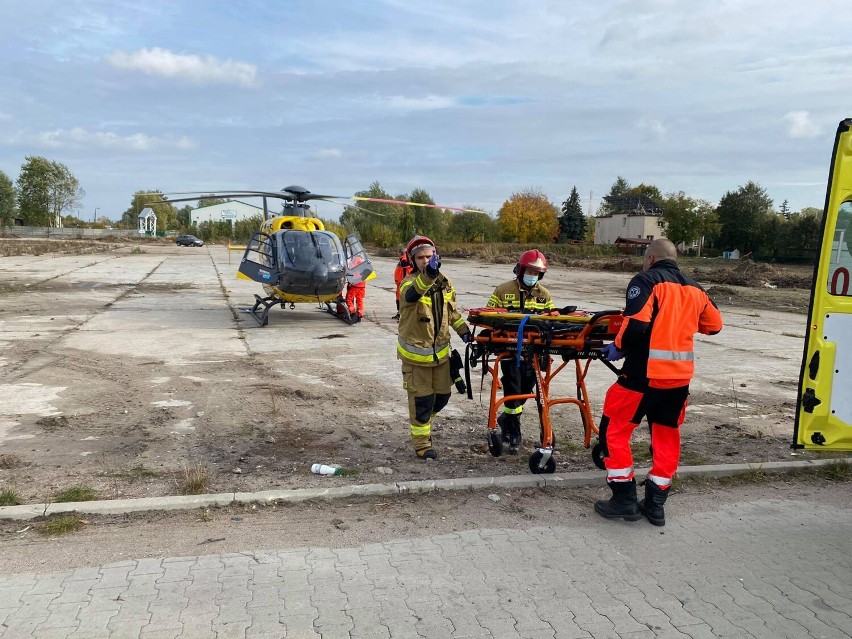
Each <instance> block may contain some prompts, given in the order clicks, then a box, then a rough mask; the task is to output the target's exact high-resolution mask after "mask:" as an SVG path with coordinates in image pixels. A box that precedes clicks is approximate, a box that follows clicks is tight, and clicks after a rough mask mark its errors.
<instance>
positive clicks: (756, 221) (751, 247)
mask: <svg viewBox="0 0 852 639" xmlns="http://www.w3.org/2000/svg"><path fill="white" fill-rule="evenodd" d="M770 211H772V199H771V198H770V197H769V195H767V193H766V191H765V190H764V189H763V187H761V186H760V185H758V184H756V183H754V182H752V181H749V182H748V183H747V184H746V185H745V186H741V187H740V188H739V189H737V190H736V191H733V192H732V191H728V192H727V193H725V195H723V196H722V199H721V200H720V201H719V206H718V207H716V215H717V216H718V218H719V224H720V225H721V228H720V231H719V247H720V248H722V249H724V250H730V249H734V248H738V249H739V250H740V252H741V253H749V252H752V251H755V250H759V249H760V247H761V245H762V244H765V242H764V241H763V240H764V238H763V233H764V231H765V230H766V222H767V220H768V219H769V215H770Z"/></svg>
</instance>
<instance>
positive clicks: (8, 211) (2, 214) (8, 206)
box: [0, 171, 18, 231]
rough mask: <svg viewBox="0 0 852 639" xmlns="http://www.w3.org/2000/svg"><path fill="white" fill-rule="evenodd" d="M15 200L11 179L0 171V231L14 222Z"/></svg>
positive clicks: (16, 208) (16, 209)
mask: <svg viewBox="0 0 852 639" xmlns="http://www.w3.org/2000/svg"><path fill="white" fill-rule="evenodd" d="M15 200H16V197H15V185H14V183H13V182H12V179H11V178H10V177H9V176H8V175H6V174H5V173H4V172H3V171H0V231H3V230H4V229H5V227H7V226H12V225H13V224H14V223H15V214H16V213H17V212H18V207H17V205H16V202H15Z"/></svg>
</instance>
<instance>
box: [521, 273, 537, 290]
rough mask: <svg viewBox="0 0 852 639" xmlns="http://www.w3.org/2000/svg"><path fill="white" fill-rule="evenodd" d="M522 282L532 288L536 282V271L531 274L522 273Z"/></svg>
mask: <svg viewBox="0 0 852 639" xmlns="http://www.w3.org/2000/svg"><path fill="white" fill-rule="evenodd" d="M523 282H524V286H526V287H527V288H532V287H533V286H535V285H536V284H537V283H538V273H533V274H531V275H527V274H524V277H523Z"/></svg>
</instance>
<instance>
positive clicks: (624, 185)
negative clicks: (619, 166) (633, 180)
mask: <svg viewBox="0 0 852 639" xmlns="http://www.w3.org/2000/svg"><path fill="white" fill-rule="evenodd" d="M631 188H632V187H631V186H630V182H628V181H627V180H626V179H624V178H623V177H621V176H620V175H619V176H618V177H617V178H615V182H613V183H612V186H611V187H609V193H607V194H606V197H621V196H624V195H629V193H630V189H631ZM611 214H612V209H611V207H610V205H609V203H608V202H607V201H606V200H603V202H602V203H601V205H600V207H599V208H598V212H597V217H605V216H607V215H611Z"/></svg>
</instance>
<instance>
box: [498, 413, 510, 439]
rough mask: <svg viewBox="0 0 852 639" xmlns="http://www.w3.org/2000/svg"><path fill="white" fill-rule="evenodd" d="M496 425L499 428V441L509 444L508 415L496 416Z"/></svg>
mask: <svg viewBox="0 0 852 639" xmlns="http://www.w3.org/2000/svg"><path fill="white" fill-rule="evenodd" d="M497 425H498V426H499V427H500V439H502V440H503V443H504V444H508V443H509V415H508V413H500V414H499V415H498V416H497Z"/></svg>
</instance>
